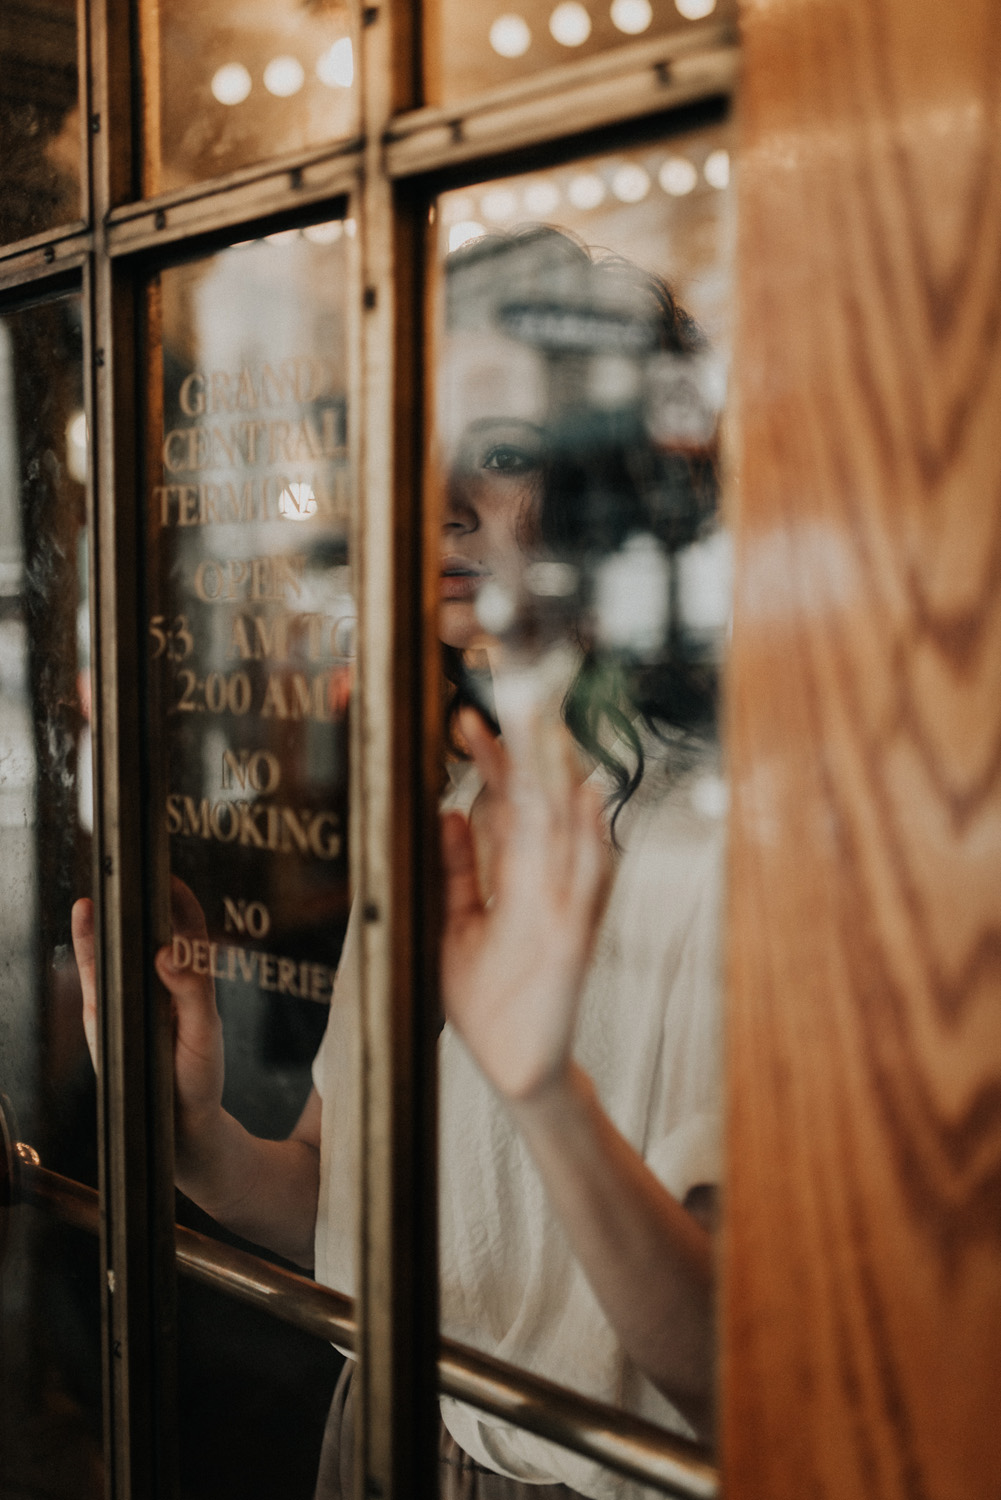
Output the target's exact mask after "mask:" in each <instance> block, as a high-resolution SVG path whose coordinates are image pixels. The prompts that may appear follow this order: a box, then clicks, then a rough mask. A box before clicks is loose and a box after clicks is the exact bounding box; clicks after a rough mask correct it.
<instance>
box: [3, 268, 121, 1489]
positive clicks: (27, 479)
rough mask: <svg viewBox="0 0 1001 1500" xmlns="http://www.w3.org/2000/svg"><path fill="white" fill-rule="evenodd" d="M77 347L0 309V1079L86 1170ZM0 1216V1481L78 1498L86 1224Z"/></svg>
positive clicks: (87, 776)
mask: <svg viewBox="0 0 1001 1500" xmlns="http://www.w3.org/2000/svg"><path fill="white" fill-rule="evenodd" d="M81 359H82V351H81V336H80V301H79V298H77V297H66V298H62V299H60V300H58V301H50V302H47V303H45V304H43V305H40V306H38V305H36V306H34V307H31V308H26V309H23V310H21V311H18V312H12V313H9V314H7V315H6V316H4V317H3V318H0V933H2V939H0V941H2V951H3V963H2V965H0V1093H2V1094H5V1095H6V1096H7V1098H8V1100H9V1102H10V1106H11V1113H12V1115H13V1116H14V1117H15V1118H16V1121H17V1127H18V1130H19V1134H20V1136H21V1139H22V1140H25V1141H27V1142H28V1143H30V1145H32V1146H33V1147H34V1148H35V1150H36V1151H37V1152H38V1153H39V1155H40V1157H41V1161H42V1164H43V1165H44V1166H46V1167H48V1168H50V1169H52V1170H55V1171H57V1172H61V1173H63V1174H64V1175H66V1176H69V1177H73V1178H76V1179H78V1180H81V1181H83V1182H86V1183H89V1184H90V1185H91V1186H95V1185H96V1181H97V1164H96V1135H97V1131H96V1124H97V1114H96V1096H95V1088H94V1075H93V1069H92V1067H91V1063H90V1058H89V1057H88V1055H87V1047H86V1043H85V1041H84V1034H83V1026H82V1023H81V995H80V986H79V981H78V979H77V974H76V967H75V965H74V963H73V958H72V951H71V948H70V908H71V906H72V904H73V900H74V898H75V897H76V896H79V895H86V893H87V892H88V890H89V887H90V877H91V863H90V861H91V835H92V828H93V822H92V810H93V804H92V798H91V742H90V727H89V720H90V702H91V697H90V677H89V671H90V665H89V650H88V642H89V629H88V614H87V532H86V527H85V508H84V492H85V482H86V469H87V426H86V420H85V418H84V413H83V382H82V363H81ZM11 1220H12V1225H11V1229H12V1232H11V1237H10V1240H9V1241H8V1244H7V1248H6V1253H5V1254H4V1255H3V1257H2V1265H0V1495H3V1496H4V1497H6V1496H11V1497H13V1496H20V1495H52V1496H66V1497H67V1500H69V1497H79V1496H85V1497H90V1496H93V1497H94V1500H97V1497H98V1496H101V1495H103V1493H104V1482H103V1475H102V1460H101V1338H100V1308H99V1295H98V1293H99V1268H98V1251H97V1240H96V1239H95V1238H91V1237H88V1236H86V1235H84V1234H82V1233H81V1232H80V1231H77V1230H71V1229H68V1228H67V1227H65V1226H64V1225H61V1224H59V1223H58V1222H57V1221H56V1220H55V1219H54V1218H53V1217H52V1215H51V1214H50V1213H49V1212H48V1211H42V1210H39V1209H37V1208H35V1207H32V1206H29V1205H25V1206H22V1207H20V1208H18V1209H16V1210H14V1212H13V1214H12V1215H11ZM0 1238H2V1234H0Z"/></svg>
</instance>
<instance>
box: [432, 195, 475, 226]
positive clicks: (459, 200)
mask: <svg viewBox="0 0 1001 1500" xmlns="http://www.w3.org/2000/svg"><path fill="white" fill-rule="evenodd" d="M441 217H442V222H443V223H445V224H458V223H459V222H460V221H461V220H462V219H473V218H475V217H476V199H475V198H472V197H470V195H469V193H450V194H449V195H448V197H447V198H443V199H442V206H441Z"/></svg>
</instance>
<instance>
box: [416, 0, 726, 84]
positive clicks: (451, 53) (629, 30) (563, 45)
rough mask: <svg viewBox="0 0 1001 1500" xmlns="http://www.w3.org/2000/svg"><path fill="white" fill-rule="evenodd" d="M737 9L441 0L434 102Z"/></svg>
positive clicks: (435, 8)
mask: <svg viewBox="0 0 1001 1500" xmlns="http://www.w3.org/2000/svg"><path fill="white" fill-rule="evenodd" d="M735 16H736V0H655V3H651V0H612V3H611V5H609V4H608V3H607V0H601V3H600V4H597V3H595V0H477V3H476V4H474V5H468V4H463V3H462V0H434V3H433V4H431V5H429V7H428V33H427V34H428V37H429V46H428V55H427V60H426V81H425V87H426V90H427V102H428V103H429V104H447V103H452V102H453V101H455V100H458V99H466V98H468V97H470V96H471V95H473V94H476V93H478V92H479V91H480V90H483V89H491V88H497V87H499V86H501V85H503V84H505V83H510V82H513V81H514V80H515V79H517V78H524V77H526V76H528V75H530V74H533V73H541V72H544V71H545V70H546V69H547V68H554V67H559V66H560V64H562V63H566V62H568V61H570V60H571V59H573V58H583V57H592V56H594V55H595V54H596V53H599V52H607V51H608V50H609V49H610V48H613V47H618V46H621V45H622V44H623V43H624V42H629V41H632V40H634V39H644V40H649V39H651V38H654V37H664V36H672V35H679V36H683V35H684V33H685V31H686V30H687V29H688V28H689V27H690V26H691V25H692V23H693V22H695V21H704V20H706V19H707V18H712V19H713V20H733V19H734V18H735Z"/></svg>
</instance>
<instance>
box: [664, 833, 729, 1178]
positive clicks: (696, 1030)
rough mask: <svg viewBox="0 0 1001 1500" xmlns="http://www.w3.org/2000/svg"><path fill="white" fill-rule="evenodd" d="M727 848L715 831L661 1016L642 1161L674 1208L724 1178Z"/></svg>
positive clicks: (672, 968)
mask: <svg viewBox="0 0 1001 1500" xmlns="http://www.w3.org/2000/svg"><path fill="white" fill-rule="evenodd" d="M723 881H724V840H723V837H722V830H721V829H720V830H718V831H717V830H712V831H711V833H710V836H709V838H708V839H707V844H706V848H705V858H704V861H702V862H701V869H700V871H699V878H698V881H697V887H696V890H695V893H694V894H695V899H694V902H693V905H692V908H691V911H690V917H689V921H688V924H687V930H686V932H685V937H684V941H683V943H682V946H681V949H680V952H679V953H678V955H677V956H676V961H675V962H673V963H672V965H671V974H670V978H669V980H667V979H665V985H666V986H667V988H668V994H667V1001H666V1005H665V1010H664V1036H663V1051H662V1057H661V1068H660V1077H659V1080H658V1098H657V1100H656V1103H655V1106H654V1109H653V1111H652V1121H653V1122H654V1124H653V1129H652V1131H651V1136H650V1139H649V1144H648V1148H647V1151H646V1157H647V1161H648V1163H649V1165H650V1166H651V1167H652V1169H653V1170H654V1172H656V1174H657V1176H658V1177H659V1178H660V1180H661V1181H662V1182H663V1183H664V1185H665V1187H667V1189H668V1190H669V1191H670V1192H671V1193H672V1194H673V1195H674V1196H675V1197H676V1198H678V1199H679V1200H684V1198H685V1196H686V1194H687V1193H688V1192H690V1190H691V1189H692V1188H694V1187H698V1186H701V1185H704V1184H717V1183H719V1181H720V1178H721V1175H722V1119H723V1079H722V1030H723V1016H722V1009H723V1006H722V992H723V983H722V947H723V944H722V920H723V912H722V906H723Z"/></svg>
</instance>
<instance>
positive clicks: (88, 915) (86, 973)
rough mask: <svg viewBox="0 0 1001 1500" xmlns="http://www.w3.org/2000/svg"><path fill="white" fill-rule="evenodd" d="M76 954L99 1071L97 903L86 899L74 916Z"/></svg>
mask: <svg viewBox="0 0 1001 1500" xmlns="http://www.w3.org/2000/svg"><path fill="white" fill-rule="evenodd" d="M70 931H71V934H72V937H73V952H74V954H75V955H76V966H77V968H78V969H79V971H80V988H81V989H82V991H83V1031H84V1036H85V1037H86V1038H87V1050H88V1052H89V1053H90V1060H91V1062H92V1063H93V1065H94V1069H95V1071H96V1069H97V960H96V957H95V951H94V903H93V901H91V900H90V899H89V897H87V896H84V897H82V898H81V899H80V900H79V901H77V902H75V903H74V905H73V911H72V913H71V915H70Z"/></svg>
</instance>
